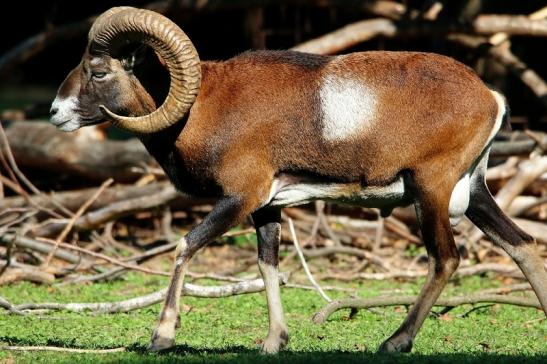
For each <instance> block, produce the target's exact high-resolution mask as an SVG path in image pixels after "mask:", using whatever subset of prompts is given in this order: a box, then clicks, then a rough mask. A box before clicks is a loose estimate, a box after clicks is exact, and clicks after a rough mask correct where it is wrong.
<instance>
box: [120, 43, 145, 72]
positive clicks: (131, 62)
mask: <svg viewBox="0 0 547 364" xmlns="http://www.w3.org/2000/svg"><path fill="white" fill-rule="evenodd" d="M146 49H147V47H146V45H143V44H139V45H135V47H131V49H129V50H128V51H127V53H126V56H124V57H123V58H122V65H123V68H124V69H125V70H126V71H132V70H133V69H134V68H135V66H137V65H139V64H140V63H142V61H143V60H144V58H145V55H146Z"/></svg>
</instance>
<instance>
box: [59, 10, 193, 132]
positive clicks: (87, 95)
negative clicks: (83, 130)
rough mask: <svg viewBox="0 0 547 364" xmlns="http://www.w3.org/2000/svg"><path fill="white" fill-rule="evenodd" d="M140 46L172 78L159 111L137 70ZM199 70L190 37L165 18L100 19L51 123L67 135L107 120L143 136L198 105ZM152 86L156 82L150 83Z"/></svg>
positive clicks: (126, 15)
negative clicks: (147, 49)
mask: <svg viewBox="0 0 547 364" xmlns="http://www.w3.org/2000/svg"><path fill="white" fill-rule="evenodd" d="M140 45H147V46H149V47H151V48H152V49H153V50H154V51H155V52H156V54H157V55H158V56H159V57H160V58H161V59H162V60H163V61H164V63H165V65H166V67H167V69H168V70H169V74H170V77H171V84H170V87H169V93H168V95H167V97H166V98H165V101H164V102H163V104H162V105H161V106H160V107H159V108H157V109H156V107H155V103H154V100H153V99H152V97H151V96H150V95H149V93H148V92H147V91H146V90H145V88H144V87H143V86H142V84H141V83H140V81H139V80H138V78H137V77H136V76H135V74H134V72H133V70H134V66H135V60H136V53H137V49H139V46H140ZM200 78H201V68H200V62H199V57H198V55H197V52H196V50H195V48H194V46H193V45H192V43H191V42H190V40H189V39H188V37H187V36H186V34H185V33H184V32H183V31H182V30H181V29H180V28H179V27H178V26H177V25H176V24H174V23H173V22H172V21H170V20H169V19H167V18H166V17H164V16H162V15H160V14H158V13H155V12H153V11H149V10H143V9H135V8H131V7H116V8H112V9H110V10H108V11H106V12H105V13H103V14H102V15H101V16H99V17H98V18H97V20H96V21H95V23H94V24H93V26H92V28H91V30H90V31H89V42H88V45H87V47H86V51H85V53H84V56H83V57H82V61H81V62H80V64H79V65H78V66H77V67H76V68H75V69H73V70H72V71H71V72H70V73H69V75H68V76H67V78H66V79H65V81H64V82H63V83H62V85H61V87H60V88H59V91H58V93H57V97H56V98H55V100H54V101H53V104H52V106H51V112H50V113H51V122H52V123H53V124H54V125H56V126H57V127H58V128H59V129H61V130H63V131H73V130H76V129H78V128H80V127H82V126H86V125H92V124H98V123H101V122H103V121H106V120H110V121H112V122H113V123H114V124H115V125H118V126H119V127H121V128H123V129H126V130H128V131H132V132H135V133H139V134H148V133H153V132H156V131H159V130H162V129H165V128H167V127H168V126H170V125H172V124H174V123H176V122H177V121H179V120H180V119H181V118H182V117H183V116H184V115H185V114H186V113H187V112H188V110H189V109H190V107H191V106H192V104H193V102H194V101H195V99H196V96H197V92H198V90H199V86H200ZM152 81H153V80H152Z"/></svg>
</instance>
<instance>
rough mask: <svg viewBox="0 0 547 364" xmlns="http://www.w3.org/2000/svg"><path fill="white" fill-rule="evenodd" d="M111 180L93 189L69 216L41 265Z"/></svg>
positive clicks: (49, 258) (45, 263)
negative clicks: (86, 198)
mask: <svg viewBox="0 0 547 364" xmlns="http://www.w3.org/2000/svg"><path fill="white" fill-rule="evenodd" d="M112 182H114V180H113V179H112V178H109V179H107V180H106V181H104V182H103V184H101V186H100V187H99V188H98V189H97V191H95V193H94V194H93V195H91V196H90V197H89V199H88V200H87V201H85V202H84V203H83V204H82V206H80V208H79V209H78V211H76V213H75V214H74V216H72V217H71V218H70V220H69V221H68V224H66V226H65V228H64V229H63V231H61V233H60V234H59V236H57V239H55V246H54V247H53V249H52V250H51V251H50V252H49V254H48V255H47V257H46V259H45V260H44V263H43V265H42V266H43V267H47V266H48V265H49V263H50V262H51V258H53V255H54V254H55V251H56V250H57V248H58V247H59V243H61V241H63V240H65V238H66V236H67V235H68V233H69V232H70V230H72V227H73V226H74V224H75V223H76V220H78V219H79V218H80V216H82V214H83V213H84V212H85V211H86V210H87V209H88V208H89V206H91V204H92V203H93V201H95V200H96V199H97V197H99V195H100V194H101V193H102V192H103V191H104V189H105V188H106V187H108V186H109V185H111V184H112Z"/></svg>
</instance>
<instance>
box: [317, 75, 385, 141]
mask: <svg viewBox="0 0 547 364" xmlns="http://www.w3.org/2000/svg"><path fill="white" fill-rule="evenodd" d="M319 97H320V99H321V111H322V114H323V120H322V121H323V137H324V138H325V139H326V140H330V141H335V140H343V139H347V138H350V137H352V136H354V135H356V134H358V133H360V132H363V131H366V130H367V129H368V128H370V126H371V123H372V120H373V117H374V113H375V111H376V96H375V94H374V91H373V90H372V89H371V88H369V87H367V86H366V85H364V84H363V83H362V82H358V81H356V80H352V79H345V78H341V77H339V76H336V75H327V76H326V77H325V78H324V79H323V83H322V85H321V88H320V90H319Z"/></svg>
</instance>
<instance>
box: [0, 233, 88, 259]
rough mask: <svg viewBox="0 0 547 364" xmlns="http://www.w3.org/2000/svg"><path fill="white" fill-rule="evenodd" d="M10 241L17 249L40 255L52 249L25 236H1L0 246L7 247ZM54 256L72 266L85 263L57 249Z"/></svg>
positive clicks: (76, 256)
mask: <svg viewBox="0 0 547 364" xmlns="http://www.w3.org/2000/svg"><path fill="white" fill-rule="evenodd" d="M12 241H13V242H14V244H15V245H16V246H18V247H21V248H25V249H30V250H34V251H37V252H40V253H42V254H48V253H49V252H50V251H51V250H52V249H53V248H52V246H51V244H47V243H42V242H40V241H36V240H34V239H30V238H27V237H25V236H19V235H14V234H3V235H2V236H0V245H8V244H11V242H12ZM54 256H55V258H57V259H62V260H64V261H66V262H69V263H72V264H78V263H81V262H82V261H85V259H83V258H81V257H80V256H78V255H75V254H72V253H70V252H68V251H66V250H65V249H57V251H56V252H55V253H54Z"/></svg>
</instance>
